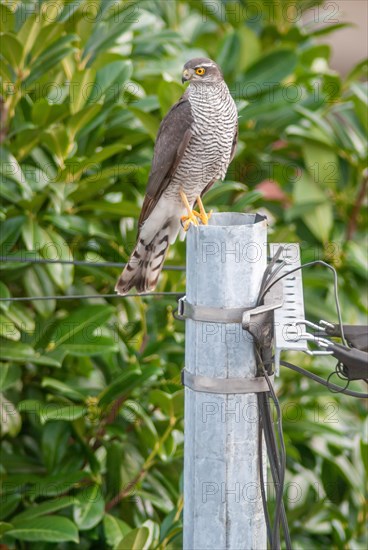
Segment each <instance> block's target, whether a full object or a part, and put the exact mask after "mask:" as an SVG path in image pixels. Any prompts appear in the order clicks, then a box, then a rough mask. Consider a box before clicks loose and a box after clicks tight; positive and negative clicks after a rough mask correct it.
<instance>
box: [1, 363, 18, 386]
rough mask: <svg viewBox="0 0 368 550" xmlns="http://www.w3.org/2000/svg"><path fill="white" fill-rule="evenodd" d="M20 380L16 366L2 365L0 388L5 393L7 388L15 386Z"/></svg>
mask: <svg viewBox="0 0 368 550" xmlns="http://www.w3.org/2000/svg"><path fill="white" fill-rule="evenodd" d="M20 379H21V370H20V368H19V367H18V365H14V364H10V365H9V364H2V365H1V368H0V388H1V389H2V391H6V390H7V389H8V388H11V387H12V386H15V385H16V384H18V383H19V380H20Z"/></svg>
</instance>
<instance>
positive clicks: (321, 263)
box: [260, 260, 347, 346]
mask: <svg viewBox="0 0 368 550" xmlns="http://www.w3.org/2000/svg"><path fill="white" fill-rule="evenodd" d="M313 265H323V266H325V267H327V268H328V269H329V270H330V271H332V273H333V275H334V296H335V304H336V311H337V316H338V320H339V328H340V334H341V340H342V342H343V344H344V345H345V346H347V342H346V339H345V334H344V325H343V323H342V315H341V306H340V300H339V294H338V281H337V272H336V269H335V268H334V267H333V266H332V265H330V264H328V263H327V262H324V261H323V260H314V261H313V262H307V263H305V264H302V265H300V266H298V267H295V268H294V269H291V270H290V271H287V272H286V273H283V274H282V275H281V277H278V278H277V279H276V280H274V281H273V282H272V283H271V284H270V285H269V286H268V287H267V289H266V291H265V292H263V295H261V297H260V301H261V302H262V300H263V299H264V295H265V294H266V292H268V291H269V290H270V289H271V288H272V287H273V286H274V285H275V284H276V283H278V282H279V281H281V279H283V278H284V277H286V276H287V275H290V274H291V273H295V271H299V270H300V269H304V268H306V267H311V266H313Z"/></svg>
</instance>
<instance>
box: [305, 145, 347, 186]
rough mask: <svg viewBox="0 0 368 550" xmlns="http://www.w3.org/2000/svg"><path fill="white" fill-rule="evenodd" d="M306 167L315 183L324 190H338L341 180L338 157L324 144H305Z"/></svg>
mask: <svg viewBox="0 0 368 550" xmlns="http://www.w3.org/2000/svg"><path fill="white" fill-rule="evenodd" d="M303 154H304V159H305V165H306V168H307V170H308V172H309V173H310V175H311V176H312V178H313V181H314V182H315V183H316V184H318V185H319V186H321V187H322V188H330V189H334V188H336V185H337V184H338V182H339V180H340V168H339V160H338V158H337V155H336V154H335V153H334V152H333V151H332V150H331V149H329V148H328V147H325V146H323V145H322V144H319V145H317V144H316V143H312V142H310V143H305V144H304V146H303Z"/></svg>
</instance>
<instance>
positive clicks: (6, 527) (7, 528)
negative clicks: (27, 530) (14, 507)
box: [0, 521, 13, 536]
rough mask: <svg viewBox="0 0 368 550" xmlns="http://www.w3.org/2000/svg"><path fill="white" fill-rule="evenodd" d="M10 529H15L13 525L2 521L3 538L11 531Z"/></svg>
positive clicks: (0, 534)
mask: <svg viewBox="0 0 368 550" xmlns="http://www.w3.org/2000/svg"><path fill="white" fill-rule="evenodd" d="M10 529H13V525H12V524H11V523H5V521H0V536H2V535H3V534H4V533H6V532H7V531H10Z"/></svg>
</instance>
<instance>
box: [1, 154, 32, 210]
mask: <svg viewBox="0 0 368 550" xmlns="http://www.w3.org/2000/svg"><path fill="white" fill-rule="evenodd" d="M0 170H1V171H0V177H1V182H2V184H3V182H4V181H6V180H7V179H10V180H12V181H14V182H15V183H17V185H18V186H19V188H20V190H21V193H22V196H23V198H24V199H27V200H29V199H30V198H31V197H32V189H31V187H30V186H29V184H28V182H27V180H26V178H25V176H24V174H23V171H22V168H21V167H20V165H19V163H18V161H17V160H16V158H15V157H14V156H13V155H12V154H11V153H10V152H9V151H7V150H6V149H4V148H3V147H0Z"/></svg>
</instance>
